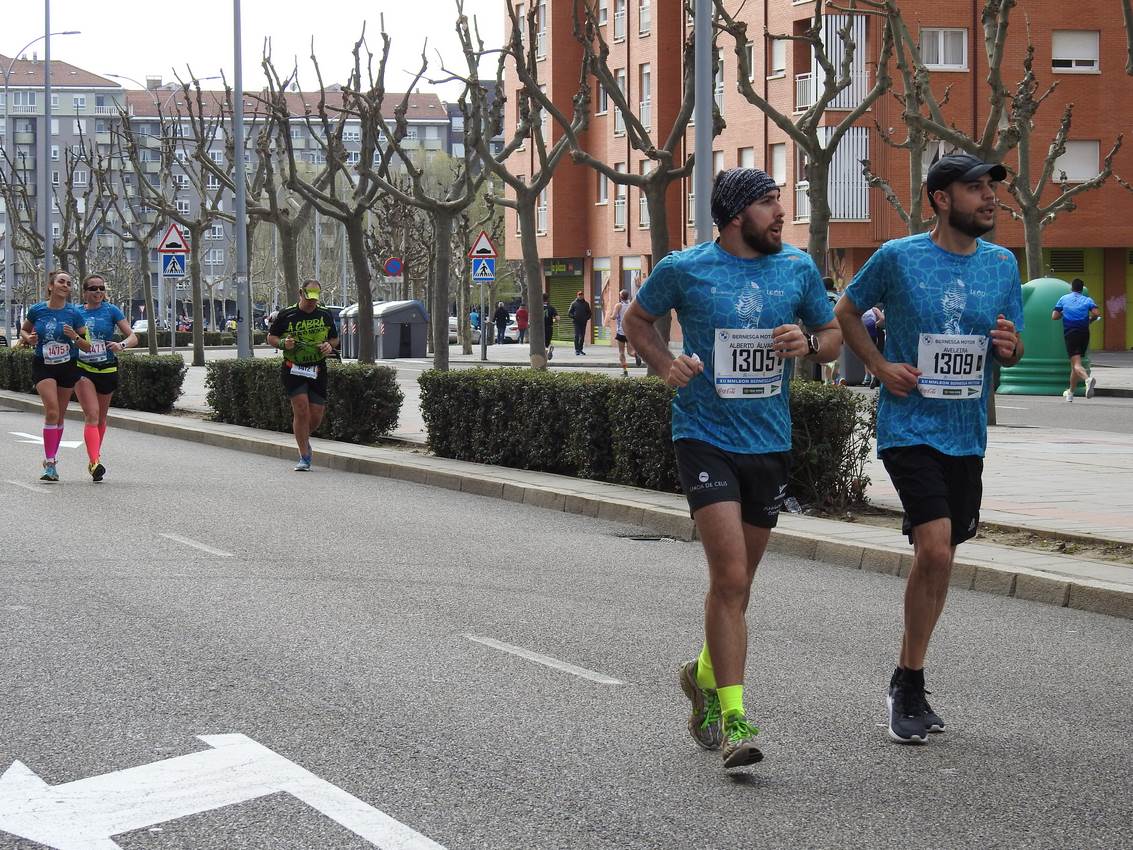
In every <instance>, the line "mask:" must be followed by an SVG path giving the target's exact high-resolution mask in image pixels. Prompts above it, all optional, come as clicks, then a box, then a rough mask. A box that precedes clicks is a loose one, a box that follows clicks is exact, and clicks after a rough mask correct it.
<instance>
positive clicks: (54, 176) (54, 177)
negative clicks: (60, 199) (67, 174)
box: [51, 171, 59, 186]
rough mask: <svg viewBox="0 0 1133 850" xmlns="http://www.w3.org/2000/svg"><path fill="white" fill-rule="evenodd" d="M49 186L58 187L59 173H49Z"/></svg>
mask: <svg viewBox="0 0 1133 850" xmlns="http://www.w3.org/2000/svg"><path fill="white" fill-rule="evenodd" d="M51 185H52V186H58V185H59V172H58V171H52V172H51Z"/></svg>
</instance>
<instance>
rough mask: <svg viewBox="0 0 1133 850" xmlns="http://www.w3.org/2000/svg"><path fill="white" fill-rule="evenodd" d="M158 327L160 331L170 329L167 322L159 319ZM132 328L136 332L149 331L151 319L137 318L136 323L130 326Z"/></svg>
mask: <svg viewBox="0 0 1133 850" xmlns="http://www.w3.org/2000/svg"><path fill="white" fill-rule="evenodd" d="M157 329H158V330H159V331H165V330H169V324H168V323H167V322H162V321H160V320H159V321H158V322H157ZM130 330H132V331H133V332H134V333H136V334H144V333H149V319H137V320H135V322H134V324H133V325H131V326H130Z"/></svg>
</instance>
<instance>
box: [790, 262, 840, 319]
mask: <svg viewBox="0 0 1133 850" xmlns="http://www.w3.org/2000/svg"><path fill="white" fill-rule="evenodd" d="M807 259H808V260H809V262H808V263H807V264H806V266H805V267H804V270H803V272H802V275H803V281H802V283H803V286H802V299H801V301H800V302H799V318H800V319H802V320H803V324H804V325H806V326H807V327H808V328H817V327H821V326H822V325H828V324H830V323H831V322H832V321H834V307H833V305H832V304H831V303H830V299H829V298H827V297H826V285H825V284H824V283H823V282H822V274H821V273H820V272H819V271H818V266H816V265H815V264H814V261H813V260H810V258H809V257H808V258H807Z"/></svg>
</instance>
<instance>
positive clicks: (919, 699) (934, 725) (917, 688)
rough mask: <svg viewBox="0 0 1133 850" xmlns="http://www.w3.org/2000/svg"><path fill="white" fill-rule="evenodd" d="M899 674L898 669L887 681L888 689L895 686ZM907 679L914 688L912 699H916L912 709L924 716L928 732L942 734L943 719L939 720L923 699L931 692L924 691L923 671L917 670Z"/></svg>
mask: <svg viewBox="0 0 1133 850" xmlns="http://www.w3.org/2000/svg"><path fill="white" fill-rule="evenodd" d="M901 673H902V671H901V668H900V667H898V668H897V669H896V670H894V671H893V677H892V678H891V679H890V680H889V687H890V688H892V687H893V686H894V685H895V684H897V680H898V679H899V678H900V676H901ZM909 678H910V680H911V683H912V685H913V686H914V687H913V690H912V692H913V696H914V699H916V705H915V706H913V707H914V708H917V709H919V710H920V712H921V713H922V714H924V720H925V727H926V728H927V729H928V731H929V732H943V731H944V720H943V718H941V716H940V715H939V714H937V713H936V712H935V711H933V710H932V706H931V705H929V704H928V700H927V699H925V694H931V693H932V691H929V690H926V689H925V686H924V671H923V670H919V671H917V672H916V673H914V674H912V675H911V676H910V677H909Z"/></svg>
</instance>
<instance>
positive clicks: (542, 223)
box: [535, 204, 547, 233]
mask: <svg viewBox="0 0 1133 850" xmlns="http://www.w3.org/2000/svg"><path fill="white" fill-rule="evenodd" d="M535 232H536V233H546V232H547V206H546V205H545V204H543V205H541V206H538V207H536V208H535Z"/></svg>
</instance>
